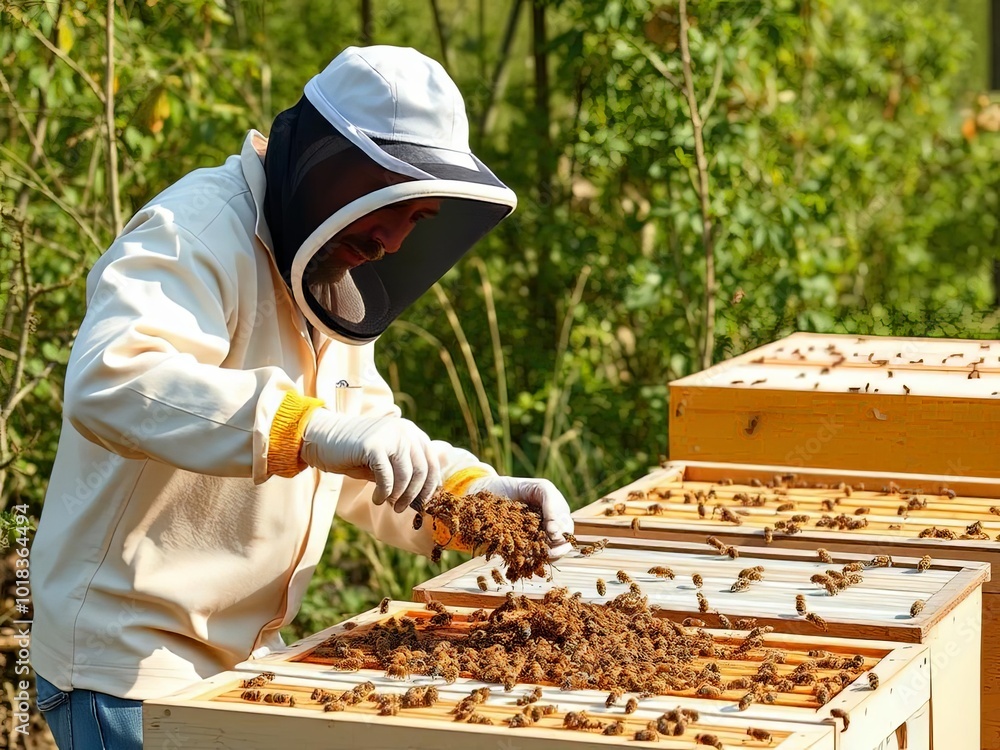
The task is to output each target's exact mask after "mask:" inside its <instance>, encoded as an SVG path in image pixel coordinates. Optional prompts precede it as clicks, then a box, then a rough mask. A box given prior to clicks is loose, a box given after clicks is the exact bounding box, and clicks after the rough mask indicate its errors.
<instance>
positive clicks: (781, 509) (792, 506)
mask: <svg viewBox="0 0 1000 750" xmlns="http://www.w3.org/2000/svg"><path fill="white" fill-rule="evenodd" d="M790 510H795V503H782V504H781V505H779V506H778V508H777V511H778V513H785V512H787V511H790Z"/></svg>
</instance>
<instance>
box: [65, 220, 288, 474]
mask: <svg viewBox="0 0 1000 750" xmlns="http://www.w3.org/2000/svg"><path fill="white" fill-rule="evenodd" d="M132 224H135V225H134V226H132ZM232 273H233V270H232V269H226V268H224V267H223V264H221V263H220V262H219V261H218V260H217V259H216V257H215V256H214V255H213V254H212V252H210V250H209V249H208V248H207V247H206V246H205V245H204V243H203V242H202V241H201V240H200V239H198V238H197V237H195V236H194V235H193V234H191V233H190V232H188V231H187V230H185V229H184V228H183V227H180V226H178V225H177V224H176V223H174V222H173V220H172V216H171V215H170V213H169V212H168V211H152V212H150V213H149V214H147V215H146V216H145V217H144V219H143V220H141V221H137V220H136V219H133V222H132V223H130V227H129V228H128V231H126V233H124V234H123V235H122V236H121V237H119V238H118V239H117V240H116V241H115V243H114V244H113V245H112V246H111V248H110V249H109V250H108V252H107V253H105V255H104V256H102V258H101V260H100V261H99V262H98V264H97V266H95V268H94V270H93V271H92V272H91V274H90V276H89V277H88V284H87V286H88V295H87V297H88V309H87V314H86V316H85V318H84V321H83V324H82V326H81V328H80V332H79V335H78V336H77V339H76V342H75V344H74V346H73V352H72V356H71V358H70V362H69V367H68V371H67V374H66V394H65V407H64V408H65V410H66V413H67V416H68V418H69V421H70V422H71V424H72V425H73V427H74V428H76V430H77V431H79V432H80V434H82V435H83V436H84V437H86V438H87V439H89V440H91V441H93V442H95V443H98V444H100V445H101V446H103V447H105V448H106V449H108V450H110V451H113V452H115V453H118V454H120V455H122V456H125V457H126V458H135V459H144V458H149V459H153V460H156V461H160V462H163V463H166V464H169V465H171V466H175V467H177V468H179V469H183V470H186V471H191V472H197V473H201V474H211V475H216V476H228V477H253V478H254V480H255V481H257V482H260V481H263V480H264V479H266V478H267V476H268V474H267V467H266V463H267V447H268V446H267V442H268V431H269V428H270V425H271V421H272V419H273V416H274V413H275V411H276V410H277V408H278V406H279V404H280V403H281V401H282V399H283V398H284V396H285V394H286V393H287V392H288V391H290V390H294V387H295V386H294V383H293V382H292V381H291V379H290V378H289V377H288V375H287V374H286V373H285V372H284V371H283V370H281V369H280V368H277V367H261V368H259V369H251V370H240V369H227V368H225V367H223V366H222V364H223V362H224V361H225V359H226V356H227V353H228V351H229V347H230V341H231V332H230V329H229V326H230V325H233V326H235V325H236V320H237V317H238V315H237V303H238V300H237V296H238V293H239V292H240V289H239V287H238V286H237V283H236V281H235V280H234V279H233V278H231V275H230V274H232ZM253 293H254V297H256V289H253ZM244 304H246V303H244ZM251 304H257V300H256V299H254V300H253V301H252V302H251Z"/></svg>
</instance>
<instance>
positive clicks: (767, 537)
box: [764, 526, 774, 544]
mask: <svg viewBox="0 0 1000 750" xmlns="http://www.w3.org/2000/svg"><path fill="white" fill-rule="evenodd" d="M773 541H774V530H773V529H772V528H771V527H770V526H765V527H764V544H770V543H771V542H773Z"/></svg>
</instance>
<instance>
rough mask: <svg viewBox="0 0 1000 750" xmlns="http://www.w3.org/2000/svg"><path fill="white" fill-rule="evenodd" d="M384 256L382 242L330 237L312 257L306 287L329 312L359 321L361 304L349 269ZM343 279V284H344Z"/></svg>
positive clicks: (348, 236)
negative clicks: (337, 312) (349, 274)
mask: <svg viewBox="0 0 1000 750" xmlns="http://www.w3.org/2000/svg"><path fill="white" fill-rule="evenodd" d="M383 257H385V247H384V246H383V245H382V243H381V242H379V241H378V240H375V239H371V238H369V237H363V236H357V235H338V236H336V237H333V238H331V239H330V240H329V241H328V242H327V243H326V244H325V245H324V246H323V248H322V249H321V250H320V251H319V252H317V253H316V255H314V256H313V258H312V259H311V260H310V261H309V265H308V266H307V268H306V274H305V275H306V286H307V287H308V289H309V292H310V293H311V294H312V295H313V297H314V298H315V299H316V301H317V302H318V303H319V304H320V305H322V306H323V308H324V309H326V310H328V311H335V310H336V311H339V314H340V315H341V316H342V317H345V318H347V319H348V320H352V321H353V322H358V321H360V320H361V319H362V317H363V316H364V305H363V303H362V301H361V298H360V295H359V294H358V289H357V287H356V286H355V285H354V283H353V281H352V280H351V279H349V278H347V274H348V272H349V271H351V269H353V268H356V267H357V266H359V265H361V264H363V263H371V262H374V261H378V260H381V259H382V258H383ZM345 280H346V281H345Z"/></svg>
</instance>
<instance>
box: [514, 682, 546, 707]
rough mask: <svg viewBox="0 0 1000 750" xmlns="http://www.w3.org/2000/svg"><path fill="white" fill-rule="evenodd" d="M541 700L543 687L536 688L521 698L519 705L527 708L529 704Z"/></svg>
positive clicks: (518, 701) (518, 700)
mask: <svg viewBox="0 0 1000 750" xmlns="http://www.w3.org/2000/svg"><path fill="white" fill-rule="evenodd" d="M541 699H542V689H541V687H535V688H534V689H533V690H532V691H531V692H530V693H528V694H527V695H522V696H521V697H520V698H518V699H517V705H519V706H527V705H528V704H529V703H535V702H537V701H540V700H541Z"/></svg>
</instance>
